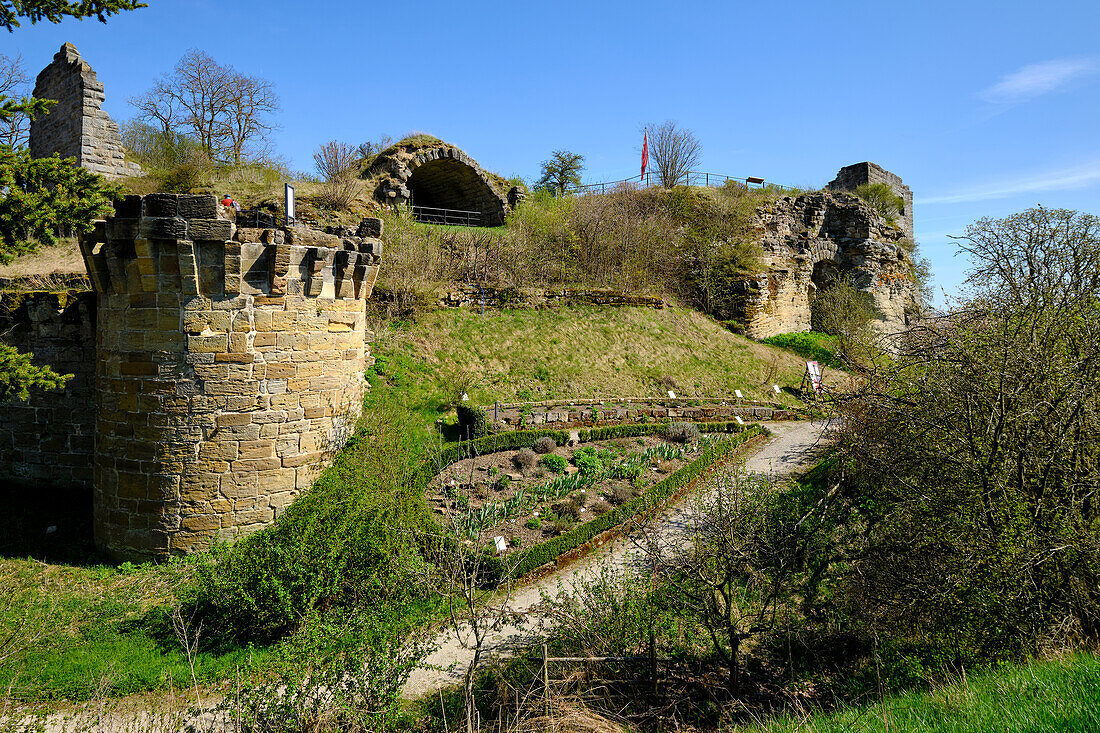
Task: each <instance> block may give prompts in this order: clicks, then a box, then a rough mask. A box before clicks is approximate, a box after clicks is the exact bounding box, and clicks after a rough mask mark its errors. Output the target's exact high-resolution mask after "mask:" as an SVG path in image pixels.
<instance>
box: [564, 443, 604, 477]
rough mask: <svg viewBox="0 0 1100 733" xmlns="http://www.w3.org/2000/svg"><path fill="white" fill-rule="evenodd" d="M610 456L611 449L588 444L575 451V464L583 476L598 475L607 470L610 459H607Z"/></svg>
mask: <svg viewBox="0 0 1100 733" xmlns="http://www.w3.org/2000/svg"><path fill="white" fill-rule="evenodd" d="M603 454H606V455H603ZM610 457H611V456H610V451H607V450H603V451H599V450H596V449H595V448H593V447H592V446H588V445H586V446H583V447H581V448H577V450H575V451H574V452H573V465H574V466H576V467H577V468H579V469H580V472H581V475H582V476H598V475H600V474H602V473H603V472H604V471H605V470H606V468H607V462H608V460H605V459H610Z"/></svg>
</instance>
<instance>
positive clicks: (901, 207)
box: [856, 183, 905, 224]
mask: <svg viewBox="0 0 1100 733" xmlns="http://www.w3.org/2000/svg"><path fill="white" fill-rule="evenodd" d="M856 196H859V197H860V198H861V199H863V201H864V203H866V204H867V205H868V206H870V207H871V208H872V209H874V211H875V213H876V214H878V215H879V216H881V217H882V218H883V219H885V220H886V221H888V222H890V223H891V224H893V223H894V218H895V217H896V216H898V215H899V214H902V213H904V212H905V199H903V198H902V197H901V196H898V195H897V194H896V193H894V191H893V189H892V188H890V187H889V186H887V185H886V184H885V183H864V184H862V185H860V186H857V187H856Z"/></svg>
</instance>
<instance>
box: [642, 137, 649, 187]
mask: <svg viewBox="0 0 1100 733" xmlns="http://www.w3.org/2000/svg"><path fill="white" fill-rule="evenodd" d="M648 165H649V130H646V131H645V135H644V136H643V137H642V175H641V178H645V169H646V167H647V166H648Z"/></svg>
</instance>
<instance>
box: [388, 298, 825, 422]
mask: <svg viewBox="0 0 1100 733" xmlns="http://www.w3.org/2000/svg"><path fill="white" fill-rule="evenodd" d="M373 351H374V353H375V354H376V355H378V356H379V357H380V358H381V359H384V360H387V362H389V361H392V360H395V359H396V360H399V361H400V362H401V363H402V366H401V372H402V373H403V377H404V379H405V380H406V387H407V389H408V390H409V391H410V392H411V393H414V394H418V395H420V397H421V399H420V407H423V408H429V407H431V406H435V407H436V408H439V409H441V408H442V407H443V404H442V402H443V401H444V400H446V399H448V398H449V399H454V397H455V396H457V395H456V394H455V393H456V392H460V391H461V389H463V388H466V389H468V390H469V391H470V396H471V398H473V399H474V400H475V401H477V402H480V403H482V404H489V403H491V402H493V401H494V400H501V401H514V400H540V399H551V398H569V397H652V398H655V399H660V398H662V397H665V393H666V392H667V391H668V389H669V388H670V387H668V386H666V383H667V378H671V379H672V380H674V382H675V386H673V387H671V389H673V390H674V391H675V392H676V393H677V395H678V396H680V397H684V398H691V397H696V396H712V395H715V396H728V395H732V394H733V391H734V390H735V389H740V390H741V391H742V393H744V395H745V397H746V398H750V399H752V398H755V399H761V400H768V401H772V400H780V401H791V398H790V397H788V396H786V395H783V396H777V395H776V394H775V393H774V392H773V391H772V389H771V386H770V385H771V384H773V383H775V384H779V385H780V386H784V385H790V386H798V384H799V382H800V381H801V377H802V371H803V369H804V368H805V367H804V364H803V363H802V361H801V360H800V359H799V358H798V357H797V356H794V355H793V354H791V353H790V352H787V351H783V350H781V349H776V348H773V347H769V346H765V345H763V344H758V343H755V342H753V341H750V340H749V339H745V338H742V337H740V336H737V335H735V334H732V333H730V332H729V331H727V330H726V329H724V328H722V327H721V326H719V325H718V324H717V323H715V322H714V321H713V320H712V319H710V318H707V317H706V316H703V315H701V314H699V313H697V312H695V311H691V310H687V309H684V308H676V307H669V308H665V309H663V310H655V309H650V308H632V307H631V308H596V307H569V308H559V309H551V310H541V311H525V310H515V311H486V313H485V315H481V314H480V313H478V312H476V311H468V310H454V311H436V312H433V313H430V314H427V315H425V316H423V317H422V318H421V319H420V320H419V321H418V322H417V323H415V324H407V325H405V326H404V327H402V328H398V329H395V330H388V331H381V332H380V339H379V342H378V343H377V344H376V345H375V346H374V348H373ZM387 369H388V370H390V371H391V372H393V371H395V370H394V369H393V366H392V365H390V366H387ZM410 397H412V394H410ZM414 402H415V399H414Z"/></svg>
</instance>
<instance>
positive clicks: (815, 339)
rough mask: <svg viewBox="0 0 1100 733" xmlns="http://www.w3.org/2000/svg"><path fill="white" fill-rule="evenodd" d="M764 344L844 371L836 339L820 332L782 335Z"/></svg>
mask: <svg viewBox="0 0 1100 733" xmlns="http://www.w3.org/2000/svg"><path fill="white" fill-rule="evenodd" d="M763 343H765V344H768V345H770V346H778V347H779V348H781V349H789V350H791V351H793V352H794V353H796V354H798V355H799V356H801V357H803V358H806V359H810V360H812V361H816V362H817V363H818V364H821V365H822V366H827V367H832V368H833V369H843V368H844V363H843V362H842V361H841V360H840V358H839V357H838V356H837V355H836V352H835V349H836V337H835V336H830V335H829V334H827V333H820V332H818V331H807V332H803V333H780V334H776V335H775V336H768V337H767V338H766V339H763Z"/></svg>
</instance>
